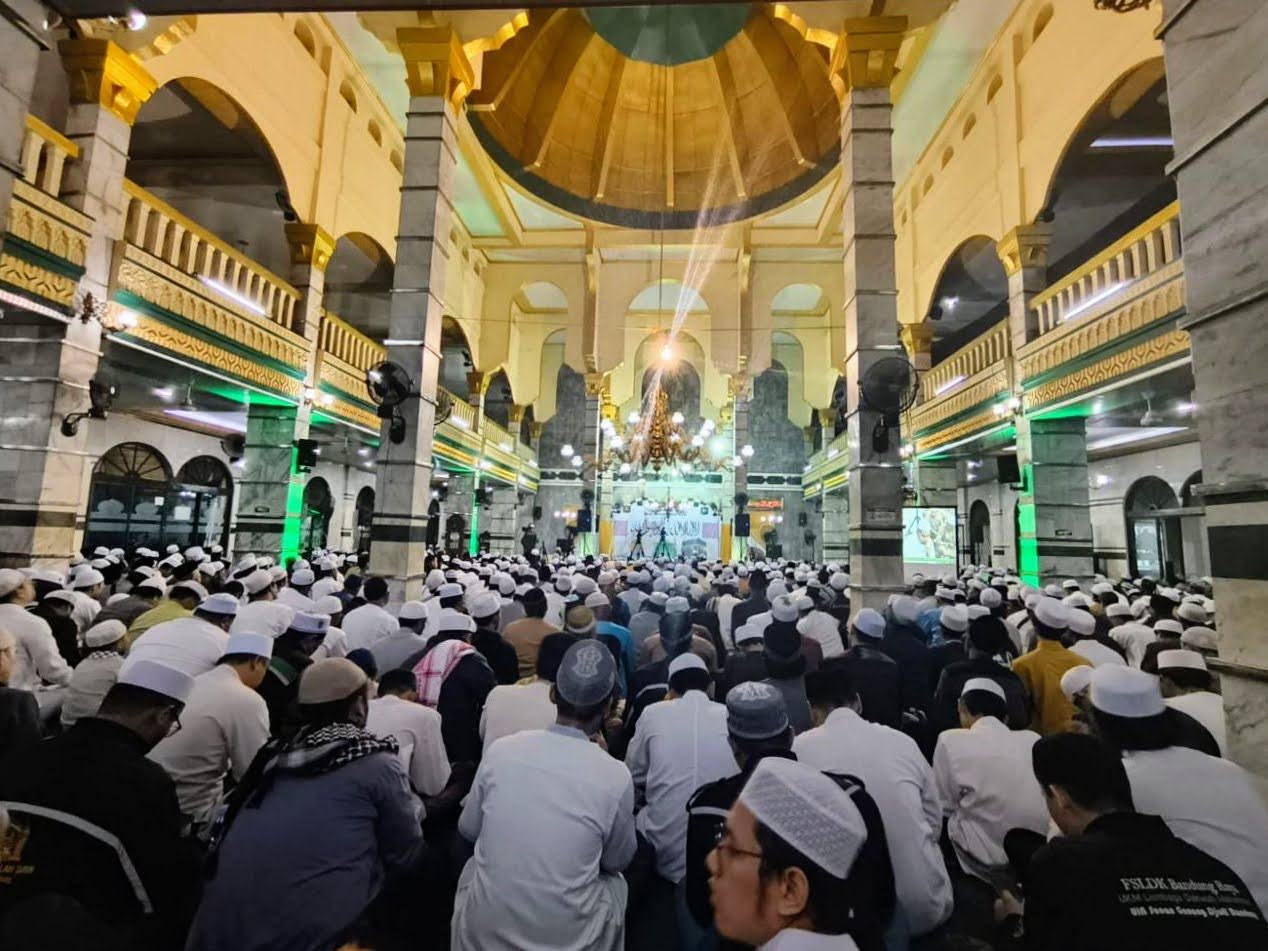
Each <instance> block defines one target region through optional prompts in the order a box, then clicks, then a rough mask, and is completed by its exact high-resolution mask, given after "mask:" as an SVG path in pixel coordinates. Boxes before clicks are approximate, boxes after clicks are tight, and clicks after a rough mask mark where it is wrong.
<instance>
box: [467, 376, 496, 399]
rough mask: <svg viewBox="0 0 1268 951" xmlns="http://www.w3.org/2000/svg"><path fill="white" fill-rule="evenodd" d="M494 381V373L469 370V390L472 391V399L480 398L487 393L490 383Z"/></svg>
mask: <svg viewBox="0 0 1268 951" xmlns="http://www.w3.org/2000/svg"><path fill="white" fill-rule="evenodd" d="M492 382H493V374H492V373H485V372H484V371H483V370H469V371H467V391H468V392H469V393H470V398H471V399H473V400H474V399H478V398H479V397H481V396H483V395H484V394H485V393H487V392H489V385H490V384H491V383H492Z"/></svg>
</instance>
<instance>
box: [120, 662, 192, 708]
mask: <svg viewBox="0 0 1268 951" xmlns="http://www.w3.org/2000/svg"><path fill="white" fill-rule="evenodd" d="M118 682H119V683H121V684H129V685H131V686H133V687H144V688H145V689H146V690H153V691H154V692H155V693H161V694H162V695H163V696H165V697H170V698H171V699H173V700H176V701H178V702H179V703H184V702H185V701H186V700H188V699H189V692H190V691H191V690H193V689H194V678H193V677H191V676H189V674H187V673H184V672H183V671H179V670H176V669H175V668H174V667H168V666H167V665H166V664H160V663H157V662H155V661H152V660H138V661H135V662H134V663H131V664H129V665H128V666H127V667H125V668H124V669H123V670H122V671H120V673H119V680H118Z"/></svg>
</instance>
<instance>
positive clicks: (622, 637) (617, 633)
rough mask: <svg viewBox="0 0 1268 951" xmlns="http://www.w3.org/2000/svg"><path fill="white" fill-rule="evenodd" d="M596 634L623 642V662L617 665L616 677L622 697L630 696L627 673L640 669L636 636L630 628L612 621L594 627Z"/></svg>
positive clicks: (602, 622)
mask: <svg viewBox="0 0 1268 951" xmlns="http://www.w3.org/2000/svg"><path fill="white" fill-rule="evenodd" d="M594 633H595V634H607V635H609V636H610V637H615V638H616V639H617V640H618V641H620V642H621V662H620V663H619V664H617V665H616V676H617V680H618V682H619V683H620V684H621V696H629V693H628V690H627V688H628V681H627V680H626V674H627V672H630V671H634V670H637V669H638V654H637V652H636V650H635V647H634V635H633V634H631V633H630V629H629V628H628V627H622V626H621V625H620V624H614V623H613V622H611V621H600V622H599V623H597V624H596V625H595V626H594Z"/></svg>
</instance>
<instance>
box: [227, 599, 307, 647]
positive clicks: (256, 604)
mask: <svg viewBox="0 0 1268 951" xmlns="http://www.w3.org/2000/svg"><path fill="white" fill-rule="evenodd" d="M294 619H295V609H294V608H291V607H287V606H286V605H285V604H281V603H279V602H277V601H251V602H249V603H248V604H244V605H242V607H240V608H238V613H237V614H236V615H235V616H234V619H233V624H231V625H230V626H229V633H230V634H267V635H268V636H269V637H274V638H276V637H281V636H282V635H283V634H285V633H286V629H287V628H289V627H290V626H291V621H293V620H294Z"/></svg>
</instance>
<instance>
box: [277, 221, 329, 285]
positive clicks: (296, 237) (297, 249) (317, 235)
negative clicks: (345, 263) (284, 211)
mask: <svg viewBox="0 0 1268 951" xmlns="http://www.w3.org/2000/svg"><path fill="white" fill-rule="evenodd" d="M285 229H286V243H287V244H288V245H290V249H291V264H294V265H297V266H298V265H306V266H308V267H311V268H313V269H315V270H318V271H322V272H323V273H324V272H325V270H326V266H327V265H328V264H330V257H331V255H333V254H334V253H335V243H336V242H335V239H334V238H333V237H332V236H331V234H330V232H329V231H327V230H326V229H325V228H323V227H322V226H321V225H313V224H308V223H307V222H304V221H288V222H287V223H286V225H285Z"/></svg>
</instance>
